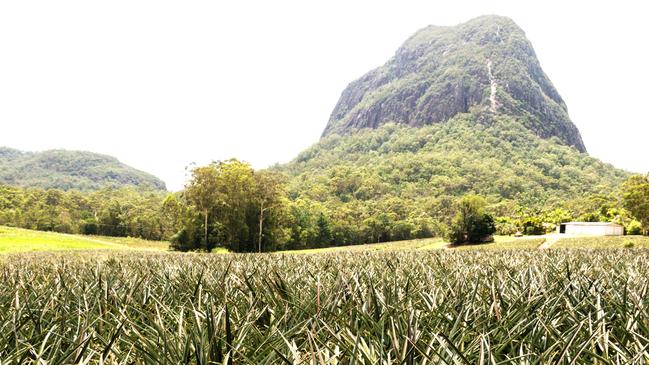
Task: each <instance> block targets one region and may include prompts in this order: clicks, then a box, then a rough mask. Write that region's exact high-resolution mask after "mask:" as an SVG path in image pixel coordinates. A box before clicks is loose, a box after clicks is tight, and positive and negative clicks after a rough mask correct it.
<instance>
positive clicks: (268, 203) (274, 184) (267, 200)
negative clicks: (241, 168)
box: [254, 170, 286, 252]
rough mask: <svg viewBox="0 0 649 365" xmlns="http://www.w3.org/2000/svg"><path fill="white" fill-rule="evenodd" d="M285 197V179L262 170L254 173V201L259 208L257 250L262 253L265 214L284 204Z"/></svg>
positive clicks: (282, 176)
mask: <svg viewBox="0 0 649 365" xmlns="http://www.w3.org/2000/svg"><path fill="white" fill-rule="evenodd" d="M285 196H286V177H285V176H284V175H283V174H281V173H278V172H273V171H268V170H262V171H258V172H256V173H255V194H254V199H255V202H256V203H257V205H258V207H259V234H258V237H257V249H258V251H259V252H261V251H262V247H261V244H262V239H263V236H264V219H265V218H266V212H270V211H272V210H273V209H276V208H278V207H279V206H280V205H282V204H283V203H284V200H285Z"/></svg>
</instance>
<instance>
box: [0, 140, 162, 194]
mask: <svg viewBox="0 0 649 365" xmlns="http://www.w3.org/2000/svg"><path fill="white" fill-rule="evenodd" d="M0 184H6V185H14V186H21V187H39V188H44V189H48V188H57V189H62V190H71V189H76V190H82V191H88V190H97V189H100V188H102V187H120V186H126V185H135V186H149V187H151V188H153V189H158V190H165V184H164V182H162V181H161V180H160V179H158V178H156V177H154V176H153V175H150V174H148V173H146V172H143V171H139V170H136V169H134V168H132V167H130V166H127V165H125V164H123V163H121V162H119V161H118V160H117V159H116V158H114V157H111V156H106V155H100V154H96V153H90V152H81V151H66V150H51V151H44V152H22V151H18V150H15V149H11V148H5V147H2V148H0Z"/></svg>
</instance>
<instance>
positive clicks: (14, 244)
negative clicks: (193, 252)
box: [0, 227, 169, 254]
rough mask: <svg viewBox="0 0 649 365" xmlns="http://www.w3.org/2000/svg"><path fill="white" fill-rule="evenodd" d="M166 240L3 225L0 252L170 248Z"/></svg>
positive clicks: (0, 236)
mask: <svg viewBox="0 0 649 365" xmlns="http://www.w3.org/2000/svg"><path fill="white" fill-rule="evenodd" d="M168 247H169V244H168V243H166V242H155V241H147V240H142V239H137V238H123V237H103V236H81V235H71V234H61V233H54V232H41V231H32V230H28V229H20V228H11V227H0V254H2V253H14V252H29V251H61V250H115V249H122V250H123V249H154V250H167V249H168Z"/></svg>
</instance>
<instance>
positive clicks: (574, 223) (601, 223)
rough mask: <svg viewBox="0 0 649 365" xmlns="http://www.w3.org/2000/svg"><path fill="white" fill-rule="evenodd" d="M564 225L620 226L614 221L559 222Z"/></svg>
mask: <svg viewBox="0 0 649 365" xmlns="http://www.w3.org/2000/svg"><path fill="white" fill-rule="evenodd" d="M561 224H565V225H571V226H610V227H622V226H621V225H619V224H616V223H611V222H565V223H561Z"/></svg>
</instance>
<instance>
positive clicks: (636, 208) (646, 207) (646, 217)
mask: <svg viewBox="0 0 649 365" xmlns="http://www.w3.org/2000/svg"><path fill="white" fill-rule="evenodd" d="M622 199H623V200H622V201H623V204H624V207H625V208H626V209H627V210H628V211H629V212H631V214H633V216H634V217H635V218H636V219H637V220H638V221H639V222H640V224H642V229H643V231H644V233H645V234H647V233H649V175H645V176H642V175H634V176H631V177H630V178H629V179H628V180H627V181H625V182H624V184H622Z"/></svg>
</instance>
